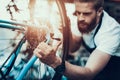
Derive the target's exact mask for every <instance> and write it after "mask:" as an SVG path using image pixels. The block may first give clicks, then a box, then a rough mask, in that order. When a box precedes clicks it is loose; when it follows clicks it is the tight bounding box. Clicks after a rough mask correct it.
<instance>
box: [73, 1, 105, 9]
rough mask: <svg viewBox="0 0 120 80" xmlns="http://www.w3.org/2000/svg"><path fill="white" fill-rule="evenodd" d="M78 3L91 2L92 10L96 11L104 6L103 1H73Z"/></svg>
mask: <svg viewBox="0 0 120 80" xmlns="http://www.w3.org/2000/svg"><path fill="white" fill-rule="evenodd" d="M74 1H78V2H93V3H94V8H95V10H96V11H97V10H98V9H99V8H100V7H103V6H104V0H74Z"/></svg>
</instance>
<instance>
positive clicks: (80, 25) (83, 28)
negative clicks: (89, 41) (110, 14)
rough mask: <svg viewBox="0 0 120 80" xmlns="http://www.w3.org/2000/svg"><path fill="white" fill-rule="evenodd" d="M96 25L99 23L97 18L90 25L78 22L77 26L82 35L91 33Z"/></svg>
mask: <svg viewBox="0 0 120 80" xmlns="http://www.w3.org/2000/svg"><path fill="white" fill-rule="evenodd" d="M96 23H97V18H96V17H95V18H94V19H92V20H91V22H90V23H86V22H84V21H78V22H77V26H78V29H79V31H80V32H81V33H89V32H91V31H92V30H93V29H94V28H95V26H96Z"/></svg>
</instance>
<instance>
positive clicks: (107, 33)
mask: <svg viewBox="0 0 120 80" xmlns="http://www.w3.org/2000/svg"><path fill="white" fill-rule="evenodd" d="M95 43H96V45H97V48H98V49H99V50H102V51H104V52H106V53H109V54H114V53H115V52H116V50H117V49H118V47H120V24H119V23H118V22H117V21H116V20H115V19H114V18H112V17H111V16H109V15H108V14H107V13H106V12H105V11H104V16H103V21H102V24H101V28H100V30H99V31H98V33H97V34H96V36H95Z"/></svg>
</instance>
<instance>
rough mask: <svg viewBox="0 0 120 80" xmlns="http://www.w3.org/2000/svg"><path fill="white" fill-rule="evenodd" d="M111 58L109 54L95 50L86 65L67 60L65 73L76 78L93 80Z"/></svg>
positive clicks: (78, 79) (76, 79)
mask: <svg viewBox="0 0 120 80" xmlns="http://www.w3.org/2000/svg"><path fill="white" fill-rule="evenodd" d="M109 59H110V55H109V54H107V53H104V52H101V51H99V50H95V51H93V53H92V54H91V55H90V57H89V59H88V61H87V63H86V66H85V67H80V66H76V65H72V64H70V63H68V62H66V71H65V75H66V76H67V77H69V78H71V79H74V80H92V78H93V77H94V76H95V75H96V74H97V73H99V72H100V71H101V70H102V69H103V68H104V67H105V66H106V64H107V63H108V61H109Z"/></svg>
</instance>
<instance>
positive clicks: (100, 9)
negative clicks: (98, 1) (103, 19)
mask: <svg viewBox="0 0 120 80" xmlns="http://www.w3.org/2000/svg"><path fill="white" fill-rule="evenodd" d="M102 12H103V7H100V8H99V9H98V10H97V15H98V16H99V17H100V16H101V14H102Z"/></svg>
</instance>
